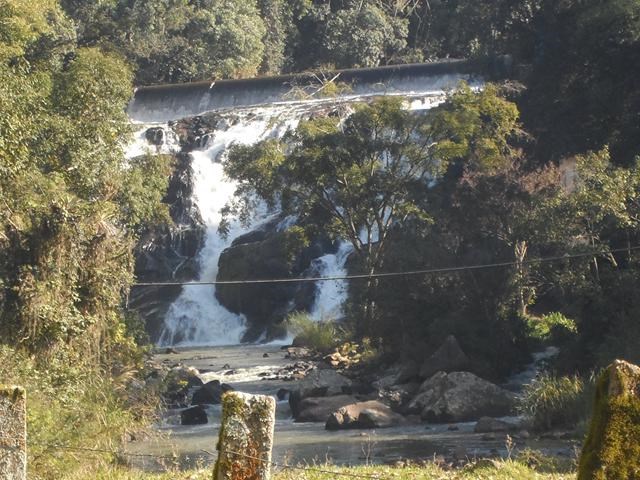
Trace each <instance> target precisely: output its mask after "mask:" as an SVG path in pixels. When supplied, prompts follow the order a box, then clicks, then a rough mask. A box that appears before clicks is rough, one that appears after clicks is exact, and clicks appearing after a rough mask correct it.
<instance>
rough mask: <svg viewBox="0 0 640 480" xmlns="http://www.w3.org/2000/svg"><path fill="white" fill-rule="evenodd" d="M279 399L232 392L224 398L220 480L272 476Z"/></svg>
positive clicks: (255, 479)
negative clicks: (272, 452)
mask: <svg viewBox="0 0 640 480" xmlns="http://www.w3.org/2000/svg"><path fill="white" fill-rule="evenodd" d="M275 417H276V401H275V399H274V398H273V397H270V396H264V395H249V394H246V393H239V392H229V393H226V394H225V395H224V397H223V399H222V422H221V426H220V434H219V438H218V447H217V448H218V452H219V453H218V460H217V461H216V467H215V471H214V475H213V477H214V478H215V479H216V480H239V479H253V480H268V479H269V478H270V472H271V449H272V448H273V429H274V425H275V420H276V418H275Z"/></svg>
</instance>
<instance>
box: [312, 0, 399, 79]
mask: <svg viewBox="0 0 640 480" xmlns="http://www.w3.org/2000/svg"><path fill="white" fill-rule="evenodd" d="M325 28H326V30H325V32H326V33H325V36H324V39H323V44H324V47H325V49H326V52H327V53H326V58H327V61H328V62H331V63H334V64H335V65H336V66H337V67H339V68H347V67H375V66H377V65H379V64H380V62H383V61H385V60H388V59H390V58H391V57H392V56H393V54H395V53H396V52H399V51H401V50H403V49H404V48H405V47H406V45H407V42H406V38H407V32H408V21H407V20H406V19H403V18H399V17H391V16H389V15H387V14H386V13H385V12H384V11H383V10H382V9H380V8H378V7H376V6H374V5H370V4H366V5H364V6H361V7H359V8H350V9H344V10H339V11H338V12H336V13H333V14H330V15H329V17H328V19H327V22H326V27H325Z"/></svg>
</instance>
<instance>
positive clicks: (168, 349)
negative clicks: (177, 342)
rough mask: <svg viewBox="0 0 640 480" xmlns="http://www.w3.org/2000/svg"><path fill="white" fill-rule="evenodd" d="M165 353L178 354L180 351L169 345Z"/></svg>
mask: <svg viewBox="0 0 640 480" xmlns="http://www.w3.org/2000/svg"><path fill="white" fill-rule="evenodd" d="M164 353H166V354H167V355H169V354H177V353H179V352H178V351H177V350H176V349H175V348H173V347H169V348H167V349H166V350H165V351H164Z"/></svg>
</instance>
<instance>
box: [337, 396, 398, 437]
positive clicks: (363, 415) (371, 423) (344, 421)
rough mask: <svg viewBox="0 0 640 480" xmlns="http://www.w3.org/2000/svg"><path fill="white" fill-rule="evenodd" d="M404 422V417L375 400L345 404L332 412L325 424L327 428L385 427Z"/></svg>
mask: <svg viewBox="0 0 640 480" xmlns="http://www.w3.org/2000/svg"><path fill="white" fill-rule="evenodd" d="M403 423H405V419H404V417H402V415H399V414H397V413H395V412H394V411H393V410H391V408H389V407H388V406H387V405H385V404H384V403H382V402H379V401H377V400H370V401H368V402H359V403H354V404H350V405H345V406H344V407H341V408H339V409H338V410H336V411H335V412H333V413H332V414H331V415H330V416H329V418H328V419H327V422H326V424H325V428H326V429H327V430H345V429H351V428H366V429H371V428H387V427H394V426H397V425H401V424H403Z"/></svg>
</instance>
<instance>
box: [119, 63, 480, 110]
mask: <svg viewBox="0 0 640 480" xmlns="http://www.w3.org/2000/svg"><path fill="white" fill-rule="evenodd" d="M485 70H486V66H481V65H479V64H478V63H477V62H473V61H469V60H448V61H441V62H434V63H421V64H408V65H392V66H385V67H377V68H361V69H349V70H337V71H333V72H324V73H316V72H305V73H300V74H295V75H280V76H275V77H260V78H249V79H241V80H215V79H212V80H210V81H204V82H194V83H185V84H176V85H156V86H147V87H139V88H137V89H136V91H135V94H134V97H133V99H132V101H131V103H130V105H129V109H128V114H129V117H130V118H131V120H132V121H133V122H137V123H161V122H167V121H171V120H177V119H179V118H185V117H191V116H194V115H199V114H202V113H204V112H210V111H215V110H225V109H232V108H235V107H249V106H256V105H264V104H278V103H287V102H293V101H296V100H297V101H300V98H296V95H295V93H296V90H297V91H300V89H305V88H308V87H310V86H314V85H315V86H316V87H318V88H319V87H320V86H321V85H320V81H319V79H320V78H322V79H327V80H331V79H334V78H335V80H336V82H341V83H344V84H346V85H348V86H349V87H350V88H349V89H348V91H346V92H344V93H342V94H340V95H339V96H340V97H344V98H345V99H348V98H349V97H363V96H377V95H400V94H403V95H407V94H410V93H411V92H425V91H428V90H433V91H441V90H442V89H443V88H450V87H451V85H455V83H456V81H458V80H461V79H469V78H472V77H473V76H474V75H481V74H482V72H483V71H485ZM318 97H321V95H318ZM312 99H314V97H312ZM306 100H309V99H306ZM317 101H319V102H320V101H322V99H321V98H318V99H317Z"/></svg>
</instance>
